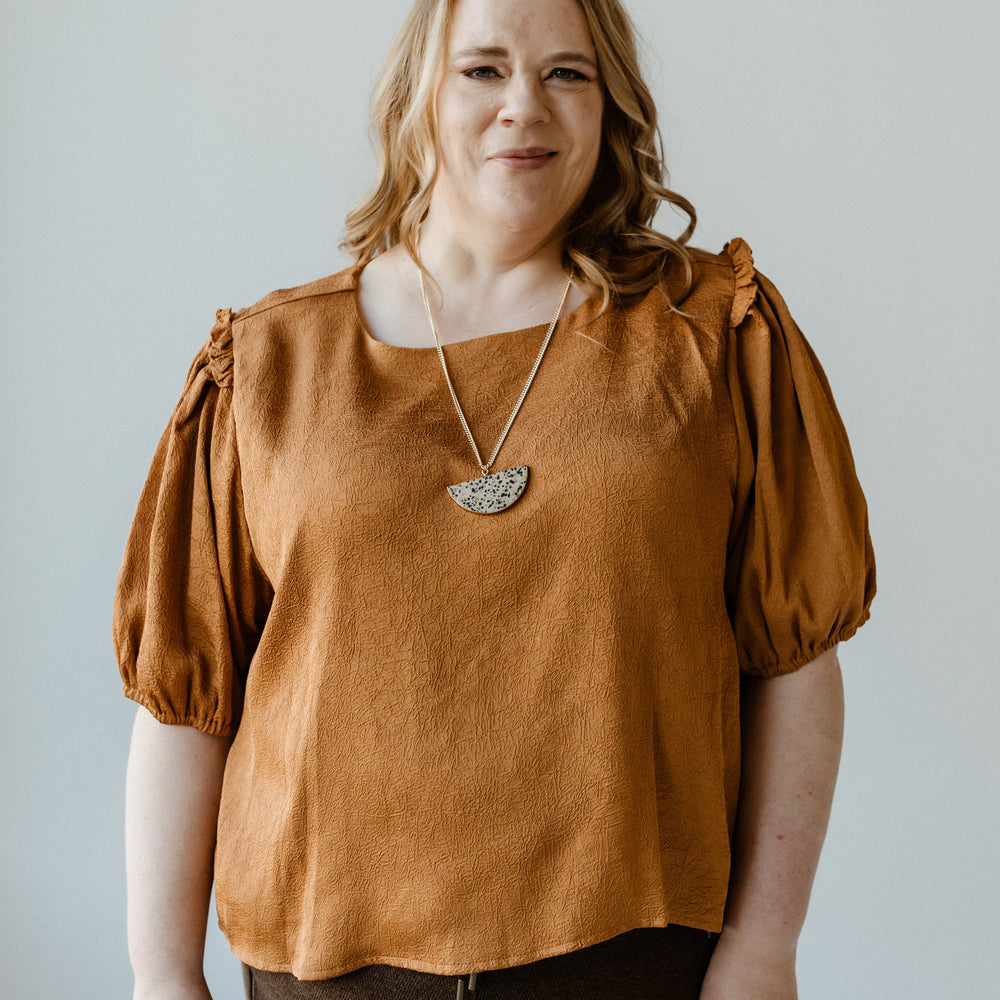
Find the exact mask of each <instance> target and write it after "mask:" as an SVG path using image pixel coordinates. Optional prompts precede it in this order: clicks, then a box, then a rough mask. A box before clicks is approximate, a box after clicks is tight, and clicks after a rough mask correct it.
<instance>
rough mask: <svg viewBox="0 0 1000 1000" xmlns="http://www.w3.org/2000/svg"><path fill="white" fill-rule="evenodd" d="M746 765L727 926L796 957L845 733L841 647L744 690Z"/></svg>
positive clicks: (749, 939) (730, 930) (733, 932)
mask: <svg viewBox="0 0 1000 1000" xmlns="http://www.w3.org/2000/svg"><path fill="white" fill-rule="evenodd" d="M741 724H742V727H743V768H742V779H741V785H740V802H739V813H738V818H737V827H736V837H735V842H734V849H733V871H732V875H731V878H730V890H729V900H728V903H727V906H726V919H725V930H726V932H727V933H728V934H729V935H730V936H733V935H738V936H739V937H740V938H741V939H742V940H744V941H747V942H748V943H751V944H754V945H757V944H759V945H761V946H764V945H766V946H768V947H769V948H770V949H772V950H781V951H786V952H788V953H790V954H794V952H795V946H796V943H797V941H798V937H799V932H800V931H801V929H802V924H803V922H804V920H805V916H806V909H807V907H808V905H809V895H810V892H811V891H812V884H813V878H814V876H815V874H816V866H817V864H818V862H819V855H820V850H821V849H822V846H823V840H824V838H825V836H826V829H827V823H828V821H829V818H830V807H831V804H832V802H833V792H834V786H835V785H836V781H837V770H838V767H839V764H840V749H841V743H842V740H843V730H844V692H843V683H842V679H841V673H840V664H839V663H838V661H837V654H836V649H832V650H829V651H828V652H826V653H823V654H822V655H821V656H819V657H818V658H817V659H815V660H813V661H812V662H811V663H808V664H806V666H804V667H802V668H801V669H800V670H797V671H795V672H794V673H791V674H787V675H784V676H781V677H775V678H770V679H766V680H750V681H749V682H747V683H746V685H745V688H744V692H743V708H742V710H741Z"/></svg>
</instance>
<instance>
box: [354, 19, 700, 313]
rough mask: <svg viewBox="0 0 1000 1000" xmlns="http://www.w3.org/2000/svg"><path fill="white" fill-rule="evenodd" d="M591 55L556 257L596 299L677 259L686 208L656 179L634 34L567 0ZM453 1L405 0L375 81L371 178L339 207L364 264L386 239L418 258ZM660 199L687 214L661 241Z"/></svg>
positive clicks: (686, 256) (651, 108) (657, 159)
mask: <svg viewBox="0 0 1000 1000" xmlns="http://www.w3.org/2000/svg"><path fill="white" fill-rule="evenodd" d="M576 2H577V3H579V5H580V7H581V9H582V10H583V13H584V15H585V16H586V18H587V24H588V26H589V28H590V35H591V38H592V40H593V43H594V48H595V50H596V52H597V63H598V66H599V68H600V74H601V79H602V81H603V85H604V118H603V126H602V129H603V139H602V148H601V155H600V157H599V160H598V164H597V170H596V172H595V174H594V178H593V180H592V182H591V185H590V188H589V189H588V191H587V194H586V195H585V196H584V199H583V201H582V202H581V204H580V206H579V207H578V208H577V209H576V211H575V212H574V213H573V215H572V217H571V219H570V221H569V225H568V230H567V233H566V237H565V242H564V252H565V255H566V258H567V260H566V263H567V265H568V266H569V267H570V268H572V269H573V270H574V272H575V273H576V274H577V275H578V276H579V277H580V278H581V279H582V281H583V283H584V284H585V285H587V286H589V289H590V291H591V293H592V294H594V293H596V294H599V295H600V296H601V297H602V300H603V301H602V308H606V307H607V305H608V303H609V301H610V300H611V299H612V297H618V296H624V295H634V294H637V293H641V292H645V291H647V290H648V289H649V288H651V287H652V286H653V285H655V284H656V282H657V281H658V280H659V278H660V275H661V274H662V271H663V268H664V266H665V264H666V262H667V260H668V259H669V258H670V256H672V255H673V256H677V257H679V258H680V259H681V261H682V262H683V264H684V268H685V275H686V282H687V285H688V286H690V282H691V255H690V253H689V251H688V250H687V248H686V246H685V245H684V244H686V243H687V241H688V240H689V239H690V237H691V234H692V233H693V232H694V227H695V222H696V215H695V210H694V207H693V206H692V205H691V203H690V202H689V201H688V200H687V199H686V198H684V197H682V196H681V195H679V194H676V193H675V192H673V191H671V190H669V189H668V188H667V187H666V183H665V182H666V176H667V174H666V167H665V166H664V162H663V153H662V141H661V138H660V133H659V129H658V128H657V123H656V106H655V105H654V103H653V98H652V95H651V94H650V92H649V88H648V87H647V86H646V83H645V81H644V80H643V78H642V74H641V72H640V69H639V59H638V53H637V51H636V44H635V32H634V29H633V27H632V23H631V21H630V19H629V16H628V14H627V13H626V12H625V9H624V8H623V7H622V5H621V3H620V2H619V0H576ZM457 3H458V0H416V2H415V3H414V4H413V6H412V7H411V8H410V12H409V14H408V15H407V17H406V20H405V21H404V23H403V26H402V27H401V28H400V30H399V33H398V34H397V36H396V39H395V41H394V42H393V44H392V48H391V50H390V52H389V56H388V59H387V60H386V64H385V68H384V69H383V71H382V75H381V77H380V78H379V81H378V83H377V84H376V87H375V92H374V94H373V96H372V106H371V131H372V139H373V143H374V145H375V147H376V151H377V154H378V179H377V181H376V183H375V185H374V187H372V189H371V190H370V191H369V192H368V193H367V194H366V195H365V196H364V197H363V198H362V199H361V201H360V202H358V204H357V205H355V207H354V208H353V209H352V210H351V211H350V212H349V213H348V216H347V225H346V232H345V236H344V241H343V243H342V244H341V248H342V249H343V250H345V251H347V252H348V253H350V254H351V255H352V256H353V257H354V259H355V262H356V263H366V262H367V261H369V260H372V259H373V258H374V257H376V256H378V254H380V253H383V252H384V251H386V250H388V249H389V248H390V247H392V246H395V245H396V244H397V243H402V244H403V246H404V247H405V248H406V250H407V251H408V252H409V253H410V255H411V256H412V257H413V258H414V260H416V261H417V263H418V265H420V266H421V267H422V266H423V265H422V264H421V261H420V255H419V252H418V246H417V236H418V230H419V226H420V223H421V221H422V220H423V218H424V216H425V215H426V214H427V210H428V207H429V206H430V199H431V192H432V190H433V186H434V181H435V178H436V176H437V169H438V158H437V140H436V132H435V122H434V95H435V90H436V87H437V81H438V78H439V72H440V68H441V67H442V66H443V65H444V62H445V59H446V57H447V52H446V46H447V44H448V34H449V31H450V29H451V23H452V17H453V13H454V10H455V6H456V4H457ZM662 202H668V203H670V204H671V205H673V206H675V207H677V208H679V209H680V210H681V211H683V212H685V213H686V214H687V216H688V225H687V227H686V229H685V230H684V232H683V233H681V235H680V236H678V237H677V238H676V239H672V238H671V237H669V236H666V235H664V234H663V233H660V232H658V231H657V230H655V229H653V228H652V225H651V223H652V221H653V217H654V215H655V214H656V210H657V209H658V208H659V206H660V204H661V203H662Z"/></svg>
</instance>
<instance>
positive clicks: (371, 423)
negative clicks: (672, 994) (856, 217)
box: [114, 240, 875, 979]
mask: <svg viewBox="0 0 1000 1000" xmlns="http://www.w3.org/2000/svg"><path fill="white" fill-rule="evenodd" d="M694 256H695V265H694V285H693V287H692V289H691V291H690V293H689V294H688V295H687V296H686V297H685V298H684V299H683V301H682V302H681V303H680V309H681V312H676V311H671V309H670V308H669V306H668V299H670V298H671V297H672V299H673V300H674V301H676V299H677V297H678V296H679V291H678V290H679V289H680V288H681V277H682V275H681V268H680V267H679V265H678V266H677V267H676V268H673V269H670V270H668V272H667V274H666V276H665V277H664V279H663V282H662V284H661V285H660V286H658V287H655V288H653V289H652V290H651V291H649V292H648V293H646V294H644V295H641V296H637V297H635V298H633V299H631V300H626V301H625V302H624V303H623V304H621V305H620V306H618V307H616V308H612V309H611V310H610V311H608V312H606V313H605V314H604V315H602V316H599V315H598V307H597V303H596V302H595V301H594V300H593V299H591V300H588V301H587V302H585V303H583V304H582V305H581V306H580V307H579V308H577V309H575V310H574V311H572V312H571V313H569V314H567V315H566V316H564V317H563V318H562V319H561V320H560V321H559V323H558V325H557V327H556V330H555V333H554V336H553V339H552V342H551V344H550V346H549V349H548V353H547V354H546V356H545V358H544V361H543V362H542V365H541V367H540V368H539V371H538V375H537V377H536V379H535V382H534V385H533V387H532V389H531V391H530V393H529V394H528V397H527V400H526V402H525V404H524V406H523V408H522V410H521V413H520V415H519V416H518V418H517V420H516V421H515V422H514V425H513V428H512V430H511V431H510V434H509V436H508V438H507V441H506V443H505V444H504V446H503V448H502V450H501V452H500V457H499V460H498V463H497V466H496V468H497V469H500V468H505V467H509V466H516V465H522V464H524V465H527V466H529V468H530V470H531V472H530V480H529V482H528V486H527V489H526V491H525V493H524V495H523V497H522V498H521V499H520V500H519V501H518V502H517V503H516V504H514V505H513V506H512V507H510V508H509V509H508V510H506V511H504V512H502V513H499V514H495V515H480V514H474V513H469V512H468V511H465V510H463V509H462V508H460V507H459V506H458V505H457V504H456V503H455V502H454V501H453V500H452V499H451V498H450V497H449V495H448V493H447V491H446V488H445V487H446V486H447V485H449V484H451V483H457V482H460V481H462V480H465V479H470V478H473V477H474V476H476V475H478V470H477V469H476V467H475V463H474V462H473V461H472V456H471V449H470V448H469V444H468V442H467V440H466V438H465V436H464V433H463V431H462V427H461V424H460V423H459V421H458V417H457V415H456V413H455V411H454V408H453V405H452V402H451V399H450V397H449V395H448V391H447V387H446V385H445V382H444V376H443V373H442V371H441V366H440V362H439V360H438V357H437V353H436V351H435V350H434V348H433V346H428V347H427V348H420V349H413V348H403V347H395V346H389V345H386V344H383V343H381V342H379V341H376V340H374V339H373V338H372V337H371V335H370V334H369V333H367V331H366V330H365V329H364V327H363V325H362V323H361V320H360V317H359V312H358V304H357V294H356V293H357V283H358V274H359V272H360V268H359V267H353V268H350V269H348V270H346V271H343V272H341V273H339V274H335V275H333V276H331V277H327V278H323V279H321V280H319V281H316V282H313V283H311V284H307V285H303V286H301V287H299V288H294V289H290V290H282V291H277V292H273V293H272V294H270V295H268V296H267V297H265V298H264V299H262V300H261V301H260V302H258V303H257V304H256V305H254V306H251V307H250V308H248V309H245V310H242V311H240V312H238V313H235V314H234V313H232V312H231V311H230V310H228V309H226V310H220V311H219V313H218V314H217V322H216V324H215V326H214V328H213V329H212V332H211V338H210V339H209V341H208V343H206V344H205V346H204V347H203V348H202V349H201V351H200V352H199V353H198V355H197V357H196V358H195V360H194V363H193V365H192V367H191V370H190V372H189V374H188V378H187V383H186V385H185V388H184V391H183V395H182V396H181V399H180V402H179V403H178V404H177V407H176V409H175V411H174V413H173V416H172V419H171V421H170V424H169V426H168V427H167V429H166V432H165V433H164V435H163V438H162V440H161V441H160V445H159V448H158V449H157V451H156V455H155V458H154V460H153V465H152V469H151V470H150V474H149V478H148V480H147V482H146V485H145V488H144V490H143V493H142V497H141V499H140V501H139V507H138V511H137V513H136V517H135V521H134V523H133V526H132V531H131V534H130V537H129V540H128V544H127V548H126V551H125V557H124V563H123V566H122V570H121V575H120V577H119V581H118V590H117V594H116V601H115V614H114V637H115V646H116V651H117V655H118V661H119V665H120V669H121V674H122V677H123V679H124V685H125V693H126V695H127V696H128V697H130V698H132V699H134V700H135V701H137V702H139V703H140V704H142V705H144V706H145V707H146V708H147V709H149V711H150V712H152V714H153V715H154V716H155V717H156V718H157V719H159V720H160V721H161V722H164V723H171V724H182V725H191V726H196V727H197V728H199V729H203V730H205V731H206V732H210V733H227V734H234V735H235V739H234V741H233V744H232V749H231V751H230V754H229V759H228V763H227V766H226V773H225V782H224V788H223V792H222V805H221V813H220V816H219V839H218V848H217V853H216V896H217V901H218V909H219V917H220V925H221V927H222V929H223V931H224V932H225V934H226V935H227V937H228V939H229V942H230V944H231V946H232V948H233V950H234V952H235V953H236V954H237V955H238V956H239V958H241V959H242V960H243V961H244V962H246V963H248V964H250V965H252V966H254V967H257V968H261V969H268V970H273V971H284V972H292V973H294V974H295V976H297V977H298V978H299V979H322V978H326V977H331V976H336V975H339V974H342V973H345V972H349V971H352V970H354V969H356V968H359V967H361V966H364V965H369V964H374V963H384V964H390V965H399V966H406V967H409V968H412V969H417V970H422V971H425V972H433V973H439V974H449V975H458V974H462V973H466V972H470V971H478V970H485V969H495V968H502V967H506V966H510V965H518V964H523V963H526V962H531V961H534V960H536V959H539V958H543V957H545V956H548V955H554V954H559V953H563V952H568V951H572V950H575V949H578V948H582V947H585V946H587V945H591V944H594V943H596V942H599V941H602V940H605V939H607V938H610V937H612V936H614V935H617V934H619V933H621V932H623V931H626V930H629V929H630V928H633V927H643V926H664V925H666V924H668V923H679V924H686V925H689V926H692V927H700V928H705V929H708V930H719V929H720V927H721V923H722V916H723V908H724V905H725V901H726V891H727V884H728V878H729V847H730V837H731V834H732V829H733V820H734V813H735V809H736V801H737V792H738V785H739V774H740V759H739V754H740V741H739V677H740V672H741V671H743V672H746V673H750V674H757V675H763V676H772V675H776V674H781V673H785V672H788V671H792V670H795V669H796V668H797V667H800V666H801V665H803V664H804V663H806V662H808V661H809V660H811V659H813V658H814V657H816V656H818V655H819V654H820V653H821V652H823V651H824V650H826V649H828V648H830V647H831V646H833V645H834V644H835V643H837V642H838V641H841V640H844V639H846V638H848V637H849V636H850V635H852V634H853V633H854V631H855V630H856V629H857V628H858V627H859V626H860V625H861V624H862V623H863V622H864V621H865V620H866V619H867V618H868V614H869V605H870V603H871V600H872V597H873V595H874V592H875V576H874V563H873V557H872V549H871V542H870V539H869V535H868V528H867V513H866V508H865V501H864V497H863V495H862V493H861V489H860V487H859V485H858V482H857V479H856V477H855V472H854V465H853V461H852V458H851V452H850V448H849V445H848V441H847V437H846V435H845V432H844V428H843V425H842V423H841V420H840V418H839V416H838V414H837V410H836V407H835V405H834V402H833V399H832V397H831V394H830V389H829V386H828V384H827V380H826V378H825V376H824V374H823V371H822V369H821V368H820V365H819V362H818V361H817V360H816V357H815V355H814V354H813V352H812V350H811V349H810V347H809V345H808V344H807V342H806V340H805V339H804V338H803V336H802V334H801V333H800V332H799V330H798V328H797V327H796V325H795V323H794V321H793V320H792V318H791V316H790V315H789V313H788V310H787V308H786V306H785V304H784V302H783V301H782V299H781V297H780V296H779V294H778V292H777V291H776V290H775V288H774V286H773V285H771V283H770V282H769V281H768V280H767V279H766V278H764V277H763V276H761V275H760V274H758V273H757V272H756V271H755V270H754V268H753V262H752V258H751V255H750V251H749V248H748V247H747V246H746V244H745V243H744V242H743V241H742V240H734V241H733V242H732V243H730V244H729V245H728V246H727V247H726V252H725V253H723V254H719V255H713V254H708V253H704V252H702V251H694ZM544 334H545V328H544V327H532V328H530V329H524V330H516V331H510V332H505V333H496V334H493V335H490V336H485V337H480V338H477V339H473V340H467V341H463V342H460V343H455V344H449V345H447V346H446V355H447V358H448V364H449V369H450V371H451V373H452V378H453V380H454V382H455V385H456V390H457V392H458V395H459V398H460V400H461V401H462V405H463V407H464V409H465V412H466V416H467V417H468V420H469V423H470V426H471V427H472V430H473V433H474V434H475V435H476V437H477V440H478V441H479V442H481V443H483V445H484V447H485V450H487V451H488V450H489V449H490V448H491V447H492V443H493V442H495V441H496V439H497V437H498V436H499V433H500V430H501V429H502V426H503V424H504V422H505V421H506V418H507V416H508V414H509V413H510V410H511V408H512V406H513V404H514V402H515V400H516V398H517V394H518V392H519V391H520V389H521V386H522V385H523V382H524V379H525V378H526V376H527V373H528V371H529V369H530V367H531V364H532V363H533V360H534V357H535V354H536V352H537V351H538V348H539V346H540V344H541V340H542V338H543V336H544ZM428 341H429V343H430V338H429V337H428Z"/></svg>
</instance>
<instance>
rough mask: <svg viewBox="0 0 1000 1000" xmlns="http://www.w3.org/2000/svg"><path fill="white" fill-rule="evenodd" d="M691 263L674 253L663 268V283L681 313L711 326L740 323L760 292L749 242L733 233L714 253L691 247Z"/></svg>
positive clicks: (689, 253) (666, 292)
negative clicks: (733, 235) (719, 249)
mask: <svg viewBox="0 0 1000 1000" xmlns="http://www.w3.org/2000/svg"><path fill="white" fill-rule="evenodd" d="M687 254H688V263H689V264H690V267H688V264H687V263H686V262H685V261H684V260H683V259H682V258H681V257H680V256H679V255H675V256H674V257H673V258H672V259H671V261H670V263H669V264H668V265H667V267H666V268H665V269H664V272H663V277H662V279H661V282H660V287H661V289H662V291H663V293H664V296H665V298H666V300H667V301H668V302H670V303H672V305H673V306H674V307H675V308H676V309H677V310H678V311H679V312H680V313H682V314H685V315H687V316H690V317H697V318H698V319H700V320H701V321H703V322H705V323H709V324H710V325H712V326H715V325H716V321H717V322H718V324H719V325H721V326H737V325H739V323H740V322H742V320H743V318H744V317H745V316H746V314H747V312H748V311H749V309H750V306H751V305H753V302H754V299H755V298H756V295H757V281H756V279H757V273H756V270H755V269H754V262H753V253H752V252H751V250H750V247H749V245H748V244H747V242H746V241H745V240H743V239H741V238H740V237H734V238H733V239H731V240H730V241H729V242H728V243H726V245H725V246H724V247H723V248H722V250H721V251H719V252H717V253H715V252H712V251H710V250H704V249H701V248H699V247H688V248H687Z"/></svg>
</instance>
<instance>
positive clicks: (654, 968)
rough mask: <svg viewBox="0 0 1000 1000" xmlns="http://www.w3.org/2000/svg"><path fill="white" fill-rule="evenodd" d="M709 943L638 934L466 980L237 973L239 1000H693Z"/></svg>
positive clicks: (685, 930) (687, 935)
mask: <svg viewBox="0 0 1000 1000" xmlns="http://www.w3.org/2000/svg"><path fill="white" fill-rule="evenodd" d="M715 939H716V935H714V934H709V933H707V932H706V931H702V930H695V929H693V928H690V927H679V926H670V927H640V928H637V929H635V930H631V931H626V932H625V933H624V934H619V935H618V936H617V937H614V938H611V939H610V940H609V941H602V942H601V943H600V944H595V945H591V946H590V947H589V948H582V949H580V950H578V951H572V952H569V953H567V954H565V955H554V956H553V957H551V958H543V959H540V960H539V961H537V962H530V963H529V964H527V965H516V966H513V967H512V968H508V969H494V970H490V971H486V972H480V973H478V974H477V976H476V978H475V983H474V989H472V990H470V989H469V977H468V976H467V975H466V976H462V977H461V981H462V986H461V987H460V986H459V982H460V977H458V976H439V975H434V974H433V973H429V972H416V971H414V970H413V969H402V968H397V967H396V966H392V965H367V966H365V967H364V968H361V969H357V970H356V971H355V972H349V973H347V974H346V975H342V976H337V977H336V978H334V979H322V980H316V981H312V982H305V981H300V980H298V979H296V978H295V977H294V976H292V975H289V974H288V973H285V972H262V971H260V970H258V969H251V968H248V967H247V966H244V967H243V978H244V984H245V986H246V991H247V1000H456V997H457V996H464V998H465V1000H534V998H538V1000H698V994H699V992H700V990H701V983H702V980H703V979H704V977H705V970H706V969H707V968H708V962H709V959H710V958H711V957H712V949H713V948H714V947H715Z"/></svg>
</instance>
